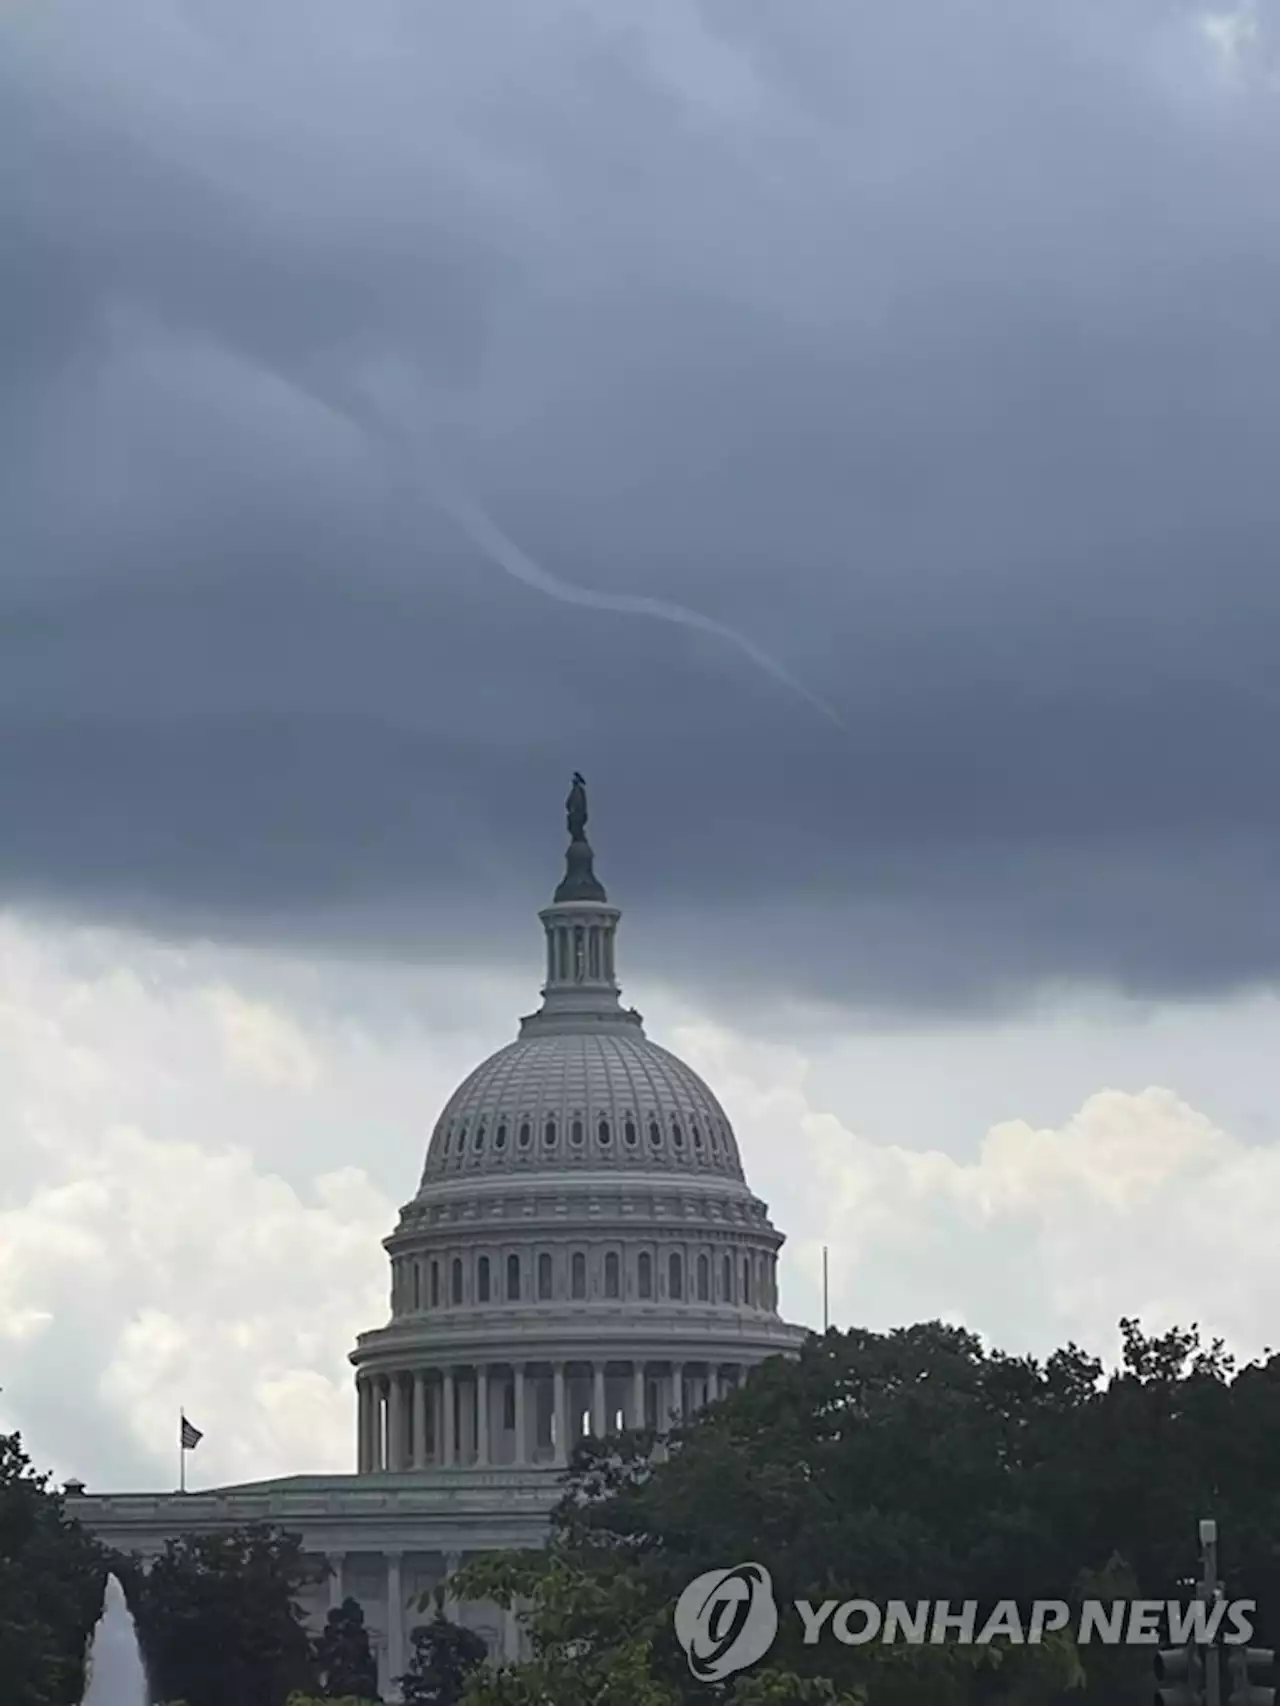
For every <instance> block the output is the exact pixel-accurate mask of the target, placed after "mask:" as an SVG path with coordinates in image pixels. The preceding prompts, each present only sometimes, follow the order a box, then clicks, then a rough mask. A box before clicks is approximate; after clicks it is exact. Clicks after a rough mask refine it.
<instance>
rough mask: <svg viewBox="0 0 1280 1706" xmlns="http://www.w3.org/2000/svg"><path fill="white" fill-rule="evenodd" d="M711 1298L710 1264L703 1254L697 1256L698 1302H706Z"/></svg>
mask: <svg viewBox="0 0 1280 1706" xmlns="http://www.w3.org/2000/svg"><path fill="white" fill-rule="evenodd" d="M710 1299H711V1264H710V1262H709V1261H708V1260H707V1258H706V1257H705V1256H699V1257H698V1302H699V1303H708V1302H710Z"/></svg>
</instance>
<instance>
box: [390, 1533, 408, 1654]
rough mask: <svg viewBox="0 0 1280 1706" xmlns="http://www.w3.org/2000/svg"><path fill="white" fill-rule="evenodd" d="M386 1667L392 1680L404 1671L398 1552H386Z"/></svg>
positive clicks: (402, 1607) (402, 1610)
mask: <svg viewBox="0 0 1280 1706" xmlns="http://www.w3.org/2000/svg"><path fill="white" fill-rule="evenodd" d="M387 1669H388V1671H389V1672H390V1679H391V1680H392V1681H394V1679H395V1678H396V1677H398V1676H403V1675H404V1671H405V1659H404V1585H403V1583H402V1582H401V1579H400V1554H399V1553H398V1552H388V1553H387Z"/></svg>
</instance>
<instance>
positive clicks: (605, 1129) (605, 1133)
mask: <svg viewBox="0 0 1280 1706" xmlns="http://www.w3.org/2000/svg"><path fill="white" fill-rule="evenodd" d="M596 1136H597V1138H599V1140H600V1142H601V1144H602V1145H603V1146H604V1147H605V1148H606V1149H607V1148H608V1147H609V1145H610V1144H611V1143H612V1142H613V1133H612V1131H610V1129H609V1122H608V1120H601V1121H600V1124H599V1125H598V1126H597V1127H596Z"/></svg>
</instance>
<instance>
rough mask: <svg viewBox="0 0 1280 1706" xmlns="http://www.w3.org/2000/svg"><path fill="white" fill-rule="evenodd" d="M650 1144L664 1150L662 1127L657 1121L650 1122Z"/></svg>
mask: <svg viewBox="0 0 1280 1706" xmlns="http://www.w3.org/2000/svg"><path fill="white" fill-rule="evenodd" d="M649 1142H650V1143H651V1144H652V1145H653V1147H654V1148H655V1149H661V1148H662V1127H661V1126H660V1125H659V1124H658V1122H657V1120H650V1121H649Z"/></svg>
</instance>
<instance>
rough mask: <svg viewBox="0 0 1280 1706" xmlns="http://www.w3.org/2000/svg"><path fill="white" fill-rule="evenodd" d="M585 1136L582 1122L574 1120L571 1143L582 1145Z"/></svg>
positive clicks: (571, 1128)
mask: <svg viewBox="0 0 1280 1706" xmlns="http://www.w3.org/2000/svg"><path fill="white" fill-rule="evenodd" d="M585 1135H586V1133H585V1131H584V1130H583V1125H582V1121H581V1120H574V1122H573V1124H572V1125H571V1126H570V1127H569V1141H570V1142H571V1143H575V1144H578V1143H581V1142H582V1140H583V1138H584V1136H585Z"/></svg>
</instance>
